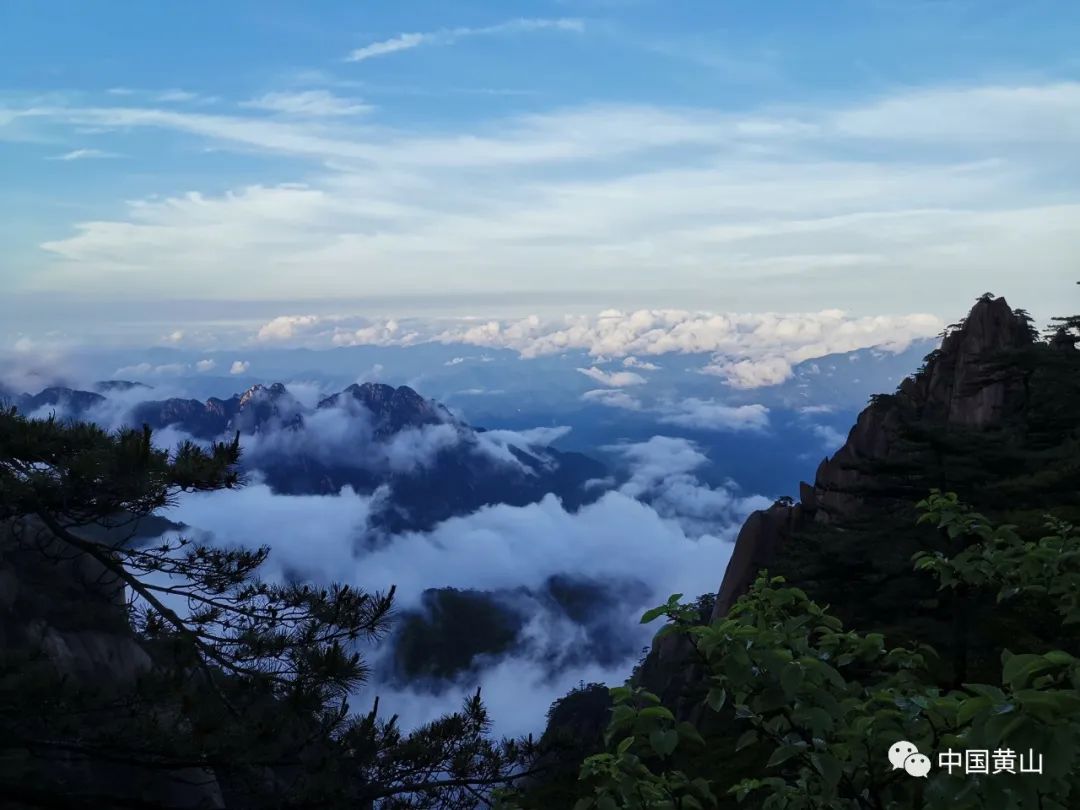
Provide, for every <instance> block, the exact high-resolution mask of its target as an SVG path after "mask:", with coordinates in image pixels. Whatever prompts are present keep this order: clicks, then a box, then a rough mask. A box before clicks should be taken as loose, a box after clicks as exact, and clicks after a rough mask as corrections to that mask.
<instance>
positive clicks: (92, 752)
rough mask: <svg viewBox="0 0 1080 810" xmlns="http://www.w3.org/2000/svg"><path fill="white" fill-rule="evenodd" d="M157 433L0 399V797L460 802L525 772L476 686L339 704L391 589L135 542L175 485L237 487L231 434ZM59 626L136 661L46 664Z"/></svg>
mask: <svg viewBox="0 0 1080 810" xmlns="http://www.w3.org/2000/svg"><path fill="white" fill-rule="evenodd" d="M151 439H152V437H151V433H150V430H149V429H148V428H147V429H144V430H141V431H138V430H122V431H120V432H117V433H109V432H106V431H103V430H101V429H99V428H97V427H96V426H93V425H88V424H69V423H63V422H60V421H57V420H54V419H48V420H31V419H26V418H24V417H23V416H20V415H19V414H18V413H16V412H15V411H14V410H7V411H4V410H0V565H3V566H5V568H4V569H3V570H0V573H3V574H4V575H6V576H10V574H9V573H8V572H9V571H11V570H13V571H15V572H17V578H16V580H17V582H18V584H19V589H18V591H17V592H18V594H19V596H18V598H17V599H16V602H15V603H14V604H5V605H2V606H0V607H3V608H4V609H5V610H10V611H12V612H13V615H12V616H10V623H11V626H12V627H13V628H15V629H16V632H14V633H5V634H4V635H3V636H2V637H0V707H2V708H0V796H3V797H5V800H8V801H17V802H18V803H19V805H18V806H23V807H26V806H45V807H80V808H83V807H85V808H94V807H109V808H113V807H151V806H152V807H156V808H161V807H168V806H169V805H168V799H167V798H163V797H162V796H161V795H155V796H153V797H152V798H150V797H148V796H147V794H146V793H145V792H143V791H141V789H138V788H137V787H136V786H135V785H134V782H136V781H138V779H142V778H145V777H147V776H148V775H153V774H157V775H159V776H161V777H163V778H165V779H166V780H167V779H168V778H169V777H173V776H176V777H177V778H180V777H181V776H182V778H183V780H186V781H187V782H189V783H190V782H192V781H194V782H198V781H199V780H202V781H203V782H215V781H216V782H217V783H218V784H219V785H220V786H221V787H222V789H223V791H224V793H225V798H226V802H227V804H228V806H229V807H238V808H247V807H252V808H255V807H257V808H303V807H319V808H333V807H349V808H361V810H362V809H363V808H373V807H380V808H405V807H410V808H412V807H416V808H421V807H423V808H427V807H432V808H434V807H438V808H462V809H463V810H464V808H472V807H474V806H475V805H476V804H477V802H478V801H483V800H484V798H483V797H484V796H485V794H487V793H488V792H490V790H491V789H492V788H493V787H494V786H497V785H500V784H503V783H505V782H506V781H507V780H508V779H509V778H510V777H511V775H513V774H515V773H519V772H521V770H522V768H523V767H524V765H525V763H527V762H528V761H529V759H530V757H531V746H530V743H529V742H528V741H521V742H514V741H497V740H493V739H491V738H490V736H489V734H488V731H489V727H490V724H489V721H488V716H487V713H486V711H485V709H484V706H483V704H482V702H481V700H480V696H479V693H477V695H476V696H475V697H473V698H472V699H470V700H468V701H466V703H465V705H464V707H463V709H462V711H460V712H458V713H454V714H450V715H447V716H445V717H443V718H441V719H439V720H437V721H435V722H433V723H431V724H429V725H427V726H425V727H422V728H419V729H417V730H415V731H413V732H411V733H408V734H406V733H403V732H402V730H401V729H400V728H399V726H398V724H397V723H396V721H395V720H394V719H393V718H389V719H386V718H381V717H379V715H378V711H377V708H378V704H377V702H376V707H375V709H373V710H372V711H371V712H370V713H366V714H359V715H358V714H355V713H353V712H352V711H351V710H350V708H349V705H348V702H347V698H348V696H349V694H350V693H351V692H352V691H353V690H354V689H355V688H356V687H357V685H359V684H361V683H362V682H363V681H364V680H365V678H366V676H367V668H366V666H365V662H364V659H363V656H362V652H361V650H362V647H363V645H365V644H367V643H371V642H374V641H377V640H378V639H379V638H380V637H381V636H382V635H383V633H384V632H385V630H386V627H387V624H388V621H389V620H390V618H391V612H392V606H393V589H390V590H389V591H388V592H387V593H366V592H364V591H360V590H358V589H356V588H353V587H350V586H346V585H330V586H326V587H312V586H311V585H308V584H306V583H299V582H267V581H264V580H262V579H261V578H260V570H261V568H262V565H263V563H264V562H265V560H266V558H267V556H268V554H269V553H270V550H269V547H268V546H264V547H262V548H258V549H243V548H223V547H219V546H214V545H209V544H205V543H202V542H197V541H194V540H191V539H188V538H182V539H177V540H169V541H161V540H158V541H155V542H154V543H153V544H148V542H147V540H146V538H143V537H141V536H140V534H139V527H140V526H141V525H142V524H143V522H144V521H145V520H146V519H147V518H151V517H153V516H155V515H156V513H157V512H159V511H160V510H161V509H163V508H165V507H167V506H169V505H170V504H172V503H174V502H175V499H176V498H177V497H178V496H179V495H180V494H181V493H190V492H210V491H214V490H220V489H230V488H233V487H236V486H239V485H240V484H241V481H240V478H239V475H238V473H237V463H238V461H239V456H240V447H239V441H238V438H237V439H234V440H233V441H232V442H229V443H216V444H213V445H211V446H210V447H208V448H206V447H201V446H198V445H195V444H193V443H190V442H188V443H184V444H181V445H180V446H179V447H178V448H177V449H176V450H175V451H173V452H167V451H165V450H162V449H159V448H157V447H155V446H154V445H153V443H152V440H151ZM288 540H289V538H277V537H269V538H267V541H268V542H278V541H285V542H288ZM65 588H66V589H67V590H65ZM35 592H38V593H43V594H48V595H49V596H48V598H44V599H39V600H38V602H37V603H35V602H34V598H35V597H34V593H35ZM61 597H62V598H61ZM42 611H46V613H47V618H46V621H47V622H48V624H49V626H50V629H49V630H48V631H47V632H46V637H45V638H41V637H38V636H35V631H33V630H32V628H34V627H38V626H40V625H41V623H42V621H43V618H42ZM5 621H6V622H7V621H8V619H7V618H6V619H5ZM20 629H21V630H26V632H24V633H23V635H22V637H19V632H20V631H21V630H20ZM103 633H104V634H106V635H105V636H104V637H103V635H102V634H103ZM65 634H69V635H65ZM78 634H83V635H82V636H79V635H78ZM86 634H89V636H87V635H86ZM109 634H111V635H109ZM39 635H40V634H39ZM66 637H72V638H79V637H83V638H86V637H89V638H92V639H93V642H92V643H93V644H99V643H100V644H103V645H105V646H104V647H103V649H112V650H119V651H122V652H123V653H124V655H125V656H127V658H128V659H130V661H132V662H134V663H133V664H132V667H131V670H130V671H128V672H126V673H125V674H124V676H123V677H121V676H118V675H116V674H115V673H111V674H110V675H109V677H108V678H105V679H102V678H101V677H100V673H99V676H98V677H93V676H90V677H71V675H72V673H70V672H63V671H57V669H56V666H55V660H54V656H52V655H50V654H48V653H49V649H48V648H50V645H51V648H52V649H55V648H56V647H57V645H58V644H59V645H60V647H63V646H64V644H65V643H66V642H64V640H63V639H64V638H66ZM69 663H74V664H77V663H78V659H77V658H76V659H75V660H74V661H73V662H71V661H69ZM149 779H150V781H151V782H153V781H154V777H153V776H149Z"/></svg>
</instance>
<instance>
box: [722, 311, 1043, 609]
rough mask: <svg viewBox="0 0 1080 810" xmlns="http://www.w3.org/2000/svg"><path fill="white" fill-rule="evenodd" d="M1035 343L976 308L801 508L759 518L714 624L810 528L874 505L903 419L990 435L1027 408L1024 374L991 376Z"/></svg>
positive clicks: (1010, 320)
mask: <svg viewBox="0 0 1080 810" xmlns="http://www.w3.org/2000/svg"><path fill="white" fill-rule="evenodd" d="M1032 342H1033V336H1032V335H1031V333H1030V331H1029V329H1028V327H1027V325H1026V324H1025V323H1024V321H1023V319H1022V318H1021V317H1019V316H1018V315H1017V314H1015V313H1014V312H1013V310H1012V309H1010V307H1009V305H1008V303H1007V302H1006V301H1005V299H1004V298H988V297H984V298H981V299H979V301H978V302H976V304H975V306H974V307H973V308H972V309H971V312H970V313H969V314H968V316H967V318H965V319H964V321H963V322H962V323H961V324H960V325H959V328H957V329H955V330H954V331H952V332H951V333H949V334H948V335H947V336H946V337H945V338H944V340H943V341H942V343H941V348H940V349H938V350H936V351H934V352H931V354H930V355H929V357H928V359H927V362H926V365H925V367H924V368H923V369H921V370H920V371H919V372H918V373H916V374H915V375H913V376H911V377H908V378H907V379H905V380H904V381H903V382H902V383H901V384H900V386H899V389H898V391H897V393H896V394H894V395H889V396H886V397H880V398H876V399H875V401H873V402H871V404H870V405H869V406H868V407H867V408H866V409H864V410H863V411H862V413H860V414H859V417H858V419H857V421H856V423H855V426H854V427H853V428H852V429H851V432H850V433H849V434H848V437H847V441H846V442H845V443H844V445H843V447H841V448H840V449H839V450H838V451H837V452H836V453H835V454H834V455H833V456H832V457H831V458H826V459H824V460H823V461H822V462H821V464H820V465H819V466H818V469H817V475H816V476H815V478H814V483H813V485H810V484H807V483H801V484H800V488H799V494H800V498H799V502H798V503H795V504H792V505H790V506H784V505H775V506H773V507H772V508H770V509H768V510H767V511H763V512H755V513H753V514H752V515H751V516H750V517H749V518H748V519H747V521H746V523H745V524H744V525H743V527H742V530H741V531H740V532H739V536H738V539H737V541H736V544H735V550H734V552H733V553H732V556H731V562H730V563H729V565H728V568H727V571H726V573H725V575H724V579H723V583H722V585H721V586H720V592H719V594H718V596H717V600H716V609H715V612H714V614H713V615H714V617H718V616H722V615H724V614H725V613H726V612H727V611H728V610H729V609H730V607H731V606H732V605H733V604H734V603H735V600H737V599H738V598H739V596H741V595H742V594H743V593H745V592H746V589H747V588H748V587H749V586H750V583H751V582H753V580H754V577H755V576H756V575H757V572H758V571H759V570H761V569H762V568H764V567H767V566H768V564H769V562H770V560H772V559H773V558H774V557H775V556H776V554H777V551H778V550H779V549H780V548H782V547H783V545H784V542H785V541H786V540H787V539H789V538H790V537H791V536H792V535H793V534H794V533H795V532H797V531H798V530H800V529H801V528H803V527H804V526H805V524H806V523H807V521H817V522H822V523H828V522H836V521H839V520H844V519H848V518H853V517H856V516H858V515H859V514H860V512H862V511H865V510H866V509H868V508H874V507H875V506H876V503H875V500H874V496H873V495H872V494H871V493H872V491H873V489H874V483H875V482H874V480H873V479H874V473H872V472H868V471H867V468H868V467H869V466H871V465H872V464H874V463H881V462H887V461H888V460H890V458H891V457H892V456H893V455H894V454H895V453H896V451H897V449H898V447H899V446H900V445H901V442H902V438H901V435H900V432H901V431H900V429H901V422H902V415H903V416H904V417H905V418H908V419H910V418H915V419H918V420H920V421H921V422H923V423H926V424H932V425H940V426H942V427H948V426H956V427H959V428H967V429H974V430H989V429H992V428H994V427H996V426H998V425H1000V424H1001V423H1002V421H1003V420H1004V419H1006V418H1007V417H1008V416H1010V415H1011V414H1013V413H1015V412H1017V411H1018V410H1020V409H1022V408H1023V407H1024V403H1025V391H1024V386H1023V383H1022V380H1021V379H1020V377H1019V375H1018V374H1013V375H1006V376H1005V377H1002V375H1000V374H989V373H988V372H987V369H988V365H989V364H990V363H991V361H992V360H993V358H994V357H996V356H997V355H998V354H1000V353H1001V352H1005V351H1009V350H1019V349H1024V348H1026V347H1028V346H1030V345H1031V344H1032Z"/></svg>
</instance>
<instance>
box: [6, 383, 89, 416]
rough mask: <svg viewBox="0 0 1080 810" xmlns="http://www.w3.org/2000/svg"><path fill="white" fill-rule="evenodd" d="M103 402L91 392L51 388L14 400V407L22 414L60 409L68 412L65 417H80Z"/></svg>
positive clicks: (59, 387)
mask: <svg viewBox="0 0 1080 810" xmlns="http://www.w3.org/2000/svg"><path fill="white" fill-rule="evenodd" d="M104 401H105V397H103V396H101V394H95V393H93V392H92V391H77V390H75V389H73V388H65V387H62V386H52V387H50V388H46V389H44V390H42V391H40V392H38V393H37V394H34V395H30V394H24V395H23V396H21V397H19V398H18V399H17V400H16V406H17V407H18V409H19V410H20V411H22V412H23V413H33V412H34V411H36V410H38V409H39V408H44V407H49V406H52V407H60V408H63V409H65V410H66V411H69V413H66V414H65V415H66V416H80V415H81V414H82V413H83V412H85V411H86V410H88V409H90V408H92V407H93V406H95V405H98V404H100V403H102V402H104Z"/></svg>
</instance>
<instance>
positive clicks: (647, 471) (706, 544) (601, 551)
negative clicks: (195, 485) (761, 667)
mask: <svg viewBox="0 0 1080 810" xmlns="http://www.w3.org/2000/svg"><path fill="white" fill-rule="evenodd" d="M609 449H610V450H611V452H612V453H613V454H615V455H616V456H618V457H620V458H621V459H622V460H623V461H624V463H625V467H626V470H627V472H626V478H625V480H624V482H623V484H622V485H621V486H620V487H619V489H618V490H616V491H609V492H607V493H605V494H604V495H603V496H602V497H601V498H600V499H599V500H597V501H596V502H594V503H592V504H589V505H587V506H584V507H582V508H581V509H579V510H578V511H577V512H570V511H568V510H567V509H566V508H564V507H563V505H562V504H561V503H559V501H558V500H557V499H556V498H555V497H554V496H551V495H549V496H547V497H546V498H544V499H543V500H541V501H540V502H538V503H533V504H530V505H528V506H523V507H514V506H507V505H495V506H490V507H485V508H483V509H480V510H479V511H477V512H475V513H473V514H470V515H466V516H463V517H455V518H451V519H449V520H446V521H444V522H442V523H440V524H438V525H437V526H435V527H434V528H433V529H432V530H431V531H427V532H405V533H401V534H397V535H393V536H390V537H388V538H384V539H383V540H382V541H381V542H380V543H378V544H377V545H376V546H375V547H370V546H368V545H366V544H365V542H364V537H365V531H366V525H367V521H368V519H369V517H370V516H371V514H372V512H373V508H374V507H373V503H374V501H375V499H376V498H392V493H389V492H385V491H383V492H379V493H377V494H376V495H374V496H363V495H358V494H356V493H355V492H353V491H352V490H349V489H344V490H342V491H341V492H340V493H337V494H333V495H320V496H285V495H278V494H275V493H273V492H272V491H271V490H270V489H269V488H268V487H266V486H265V485H263V484H259V483H256V484H254V485H252V486H249V487H248V488H246V489H244V490H241V491H240V492H215V493H204V494H197V495H191V496H186V497H184V498H183V499H181V501H180V503H179V504H177V505H176V506H175V507H174V508H172V509H171V510H170V511H169V513H168V517H170V518H171V519H173V520H177V521H181V522H183V523H186V524H188V525H190V526H193V527H196V528H197V529H199V530H204V531H207V532H211V533H212V534H213V536H214V537H216V538H217V542H222V543H238V544H242V545H257V544H261V543H269V544H270V545H271V546H272V547H273V553H272V555H271V558H270V563H269V565H270V571H269V573H270V574H271V575H273V576H286V575H289V576H298V575H299V576H304V577H308V578H312V579H314V580H317V581H322V582H328V581H344V582H349V583H352V584H355V585H357V586H361V587H364V588H368V589H384V588H386V587H387V586H389V585H391V584H394V585H396V586H397V588H398V596H399V600H400V606H401V607H402V608H403V609H414V608H418V607H419V605H420V604H421V598H422V595H423V593H424V591H425V590H427V589H430V588H447V587H450V588H458V589H474V590H481V591H490V592H504V593H505V592H511V591H514V590H517V591H522V590H523V589H524V591H527V592H531V593H538V592H540V591H542V590H543V588H544V587H545V585H546V583H547V582H548V580H549V579H550V578H551V577H553V576H557V575H565V574H570V575H572V576H574V577H576V578H580V579H582V580H586V581H594V582H597V583H607V584H610V585H613V586H618V584H619V583H633V586H632V587H630V586H628V587H627V588H626V589H625V595H626V598H627V599H629V601H630V602H632V603H633V604H629V603H627V604H624V605H621V606H620V610H619V611H618V612H616V613H615V615H613V616H611V617H608V616H603V617H602V620H603V621H605V622H608V623H609V624H607V625H605V631H604V632H605V634H606V637H607V638H611V639H613V640H618V643H619V644H620V645H622V646H621V647H620V649H625V651H626V657H625V660H619V661H617V662H615V663H614V664H612V663H611V662H610V661H608V662H606V663H605V664H599V663H595V662H594V663H591V664H590V663H585V662H582V661H581V659H582V655H583V651H584V652H587V651H588V645H587V644H583V643H582V635H581V633H582V629H581V626H579V625H573V623H569V624H568V623H567V619H566V618H565V616H561V615H557V614H555V613H546V612H544V610H542V609H539V608H537V609H536V610H534V613H535V614H536V615H534V616H533V617H532V619H531V620H530V621H529V622H528V625H527V629H526V631H525V632H523V635H522V637H521V638H520V639H519V640H518V642H517V644H516V645H515V647H514V648H513V649H512V650H511V651H510V652H509V653H508V654H507V655H506V656H503V657H500V658H499V659H498V660H480V661H476V662H474V665H475V666H474V668H473V670H471V671H469V672H468V673H464V674H462V675H460V676H459V677H458V678H457V679H456V680H455V681H454V682H452V683H447V682H444V683H441V684H431V683H414V684H408V685H405V686H402V685H400V684H397V682H396V681H392V680H377V681H376V682H374V683H372V684H370V685H369V686H368V687H366V688H365V689H364V690H362V691H361V693H360V694H358V695H357V698H358V700H359V701H361V702H362V703H363V705H367V701H369V700H370V699H371V698H372V697H373V696H374V695H375V694H380V695H381V696H382V706H383V707H384V709H385V710H387V711H390V712H396V713H399V714H401V716H402V718H403V720H405V722H406V723H418V722H422V721H424V720H426V719H430V718H431V717H433V716H436V715H437V714H439V713H441V712H445V711H448V710H451V709H453V708H456V706H457V705H458V702H459V700H460V697H461V696H462V695H464V694H467V693H470V692H471V691H474V690H475V688H476V687H477V686H482V687H483V690H484V694H485V696H486V698H487V700H488V702H489V705H490V707H491V709H492V712H493V717H494V721H495V724H496V729H497V731H499V732H500V733H508V734H516V733H525V732H530V731H531V732H536V731H539V730H540V729H541V727H542V724H543V717H544V711H545V710H546V709H547V707H548V705H549V704H550V703H551V701H553V700H554V699H556V698H557V697H559V696H561V695H562V694H564V693H565V692H566V691H567V690H568V689H569V688H571V687H572V686H574V685H576V684H577V683H578V682H579V681H580V680H585V681H593V680H602V681H608V682H613V681H614V682H617V681H621V680H622V679H623V678H625V677H626V676H627V675H628V674H629V671H630V669H631V667H632V666H633V664H634V663H635V661H636V658H637V655H638V654H639V651H640V649H641V647H642V646H644V645H647V644H648V641H649V638H650V634H651V632H652V631H651V630H650V629H649V628H647V627H642V626H641V625H640V624H639V623H638V618H639V616H640V613H641V612H642V611H643V610H645V609H647V608H648V607H651V606H652V605H653V604H655V603H659V602H661V601H663V600H664V599H665V598H666V597H667V596H668V595H669V594H670V593H673V592H681V593H684V594H686V595H687V596H688V597H692V596H696V595H698V594H701V593H706V592H712V591H715V589H716V588H717V587H718V584H719V582H720V580H721V579H722V577H723V572H724V569H725V567H726V565H727V561H728V558H729V556H730V553H731V548H732V540H733V537H734V534H735V532H736V530H737V527H738V525H739V524H740V523H741V521H742V520H743V519H744V518H745V516H746V514H747V513H748V512H749V511H750V510H752V509H754V508H760V507H761V506H764V505H767V503H768V501H767V499H764V498H761V497H757V496H751V497H746V496H742V495H740V494H739V493H738V492H737V490H736V488H735V487H734V486H733V485H732V486H731V487H725V488H711V487H709V486H707V485H705V484H703V483H702V482H701V481H700V480H699V479H698V478H697V477H696V475H695V472H696V471H698V470H700V469H702V468H703V467H704V466H705V465H706V464H708V459H707V457H706V456H705V455H704V453H703V452H702V451H701V450H700V448H698V447H697V446H696V445H694V444H693V443H691V442H688V441H686V440H684V439H673V438H669V437H659V436H658V437H654V438H653V439H651V440H650V441H648V442H644V443H638V444H625V445H618V446H616V447H613V448H609ZM522 598H528V597H527V596H526V597H522ZM536 604H537V605H538V606H539V605H541V604H542V603H541V602H539V601H538V602H536ZM387 654H388V651H387V650H385V649H383V650H379V651H375V653H374V659H375V660H376V662H378V661H379V660H380V658H381V657H383V656H385V655H387ZM559 661H574V662H577V663H576V664H575V665H574V666H569V667H560V666H558V665H557V662H559ZM377 671H379V669H378V667H377Z"/></svg>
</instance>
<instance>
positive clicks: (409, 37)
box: [347, 18, 585, 62]
mask: <svg viewBox="0 0 1080 810" xmlns="http://www.w3.org/2000/svg"><path fill="white" fill-rule="evenodd" d="M541 30H555V31H572V32H576V33H580V32H582V31H584V30H585V23H584V22H583V21H581V20H578V19H551V20H547V19H525V18H521V19H516V20H509V21H507V22H503V23H498V24H496V25H488V26H484V27H483V28H446V29H443V30H441V31H429V32H426V33H419V32H414V33H409V34H398V35H397V36H395V37H391V38H390V39H384V40H381V41H379V42H372V43H371V44H369V45H365V46H363V47H361V48H357V49H356V50H354V51H352V52H351V53H350V54H349V55H348V57H347V61H349V62H363V61H365V60H367V59H374V58H376V57H379V56H387V55H389V54H392V53H398V52H399V51H407V50H411V49H413V48H418V47H420V46H421V45H435V44H439V45H449V44H451V43H453V42H456V41H457V40H459V39H465V38H467V37H477V36H492V35H496V34H514V33H522V32H528V31H541Z"/></svg>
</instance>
